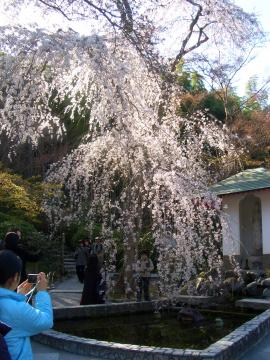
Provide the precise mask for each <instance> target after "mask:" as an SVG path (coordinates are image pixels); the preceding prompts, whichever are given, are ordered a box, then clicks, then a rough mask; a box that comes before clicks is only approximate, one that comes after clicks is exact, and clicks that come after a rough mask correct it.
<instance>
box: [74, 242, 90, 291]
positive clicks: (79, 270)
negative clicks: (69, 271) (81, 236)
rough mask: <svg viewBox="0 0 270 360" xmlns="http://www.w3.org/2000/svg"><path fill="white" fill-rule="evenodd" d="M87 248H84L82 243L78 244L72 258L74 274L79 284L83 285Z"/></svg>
mask: <svg viewBox="0 0 270 360" xmlns="http://www.w3.org/2000/svg"><path fill="white" fill-rule="evenodd" d="M88 251H89V250H88V248H87V247H85V246H84V241H83V240H81V241H80V242H79V246H78V247H77V248H76V250H75V253H74V258H75V262H76V274H77V277H78V280H79V282H80V283H82V284H83V280H84V271H85V266H86V264H87V255H88V253H87V252H88Z"/></svg>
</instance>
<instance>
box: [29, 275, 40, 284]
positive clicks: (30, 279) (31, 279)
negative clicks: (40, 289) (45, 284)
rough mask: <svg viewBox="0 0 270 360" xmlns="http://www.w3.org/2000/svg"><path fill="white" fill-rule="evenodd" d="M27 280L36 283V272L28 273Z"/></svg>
mask: <svg viewBox="0 0 270 360" xmlns="http://www.w3.org/2000/svg"><path fill="white" fill-rule="evenodd" d="M27 280H28V282H29V284H36V283H37V281H38V274H28V275H27Z"/></svg>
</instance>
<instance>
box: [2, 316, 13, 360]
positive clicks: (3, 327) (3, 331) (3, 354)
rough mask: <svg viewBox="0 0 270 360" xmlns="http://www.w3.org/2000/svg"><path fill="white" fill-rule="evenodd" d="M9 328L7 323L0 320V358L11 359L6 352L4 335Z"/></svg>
mask: <svg viewBox="0 0 270 360" xmlns="http://www.w3.org/2000/svg"><path fill="white" fill-rule="evenodd" d="M10 330H11V327H9V326H8V325H7V324H5V323H3V322H2V321H0V359H1V360H11V356H10V354H9V352H8V348H7V344H6V342H5V338H4V336H5V335H6V334H7V333H8V332H9V331H10Z"/></svg>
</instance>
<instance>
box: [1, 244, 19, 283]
mask: <svg viewBox="0 0 270 360" xmlns="http://www.w3.org/2000/svg"><path fill="white" fill-rule="evenodd" d="M21 270H22V260H21V259H20V258H19V257H18V256H17V255H15V254H14V253H13V252H12V251H9V250H2V251H0V285H5V284H6V282H7V281H8V279H10V278H12V277H13V276H15V275H16V274H17V273H18V274H21Z"/></svg>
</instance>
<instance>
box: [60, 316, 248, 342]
mask: <svg viewBox="0 0 270 360" xmlns="http://www.w3.org/2000/svg"><path fill="white" fill-rule="evenodd" d="M202 314H203V316H204V317H205V320H204V321H203V322H200V323H197V324H196V323H188V322H182V321H179V320H177V319H176V316H177V314H176V313H175V312H163V313H158V314H155V313H148V314H132V315H122V316H110V317H102V318H84V319H76V320H61V321H56V323H55V326H54V329H55V330H57V331H61V332H64V333H67V334H72V335H76V336H79V337H84V338H90V339H97V340H104V341H109V342H116V343H123V344H134V345H145V346H156V347H169V348H179V349H185V348H189V349H204V348H206V347H208V346H209V345H210V344H212V343H214V342H216V341H217V340H219V339H221V338H222V337H224V336H225V335H227V334H229V333H230V332H231V331H233V330H234V329H236V328H237V327H239V326H240V325H242V324H243V323H244V322H246V321H248V320H250V319H251V318H252V317H254V314H250V313H249V314H246V313H224V312H216V311H207V312H206V311H203V312H202Z"/></svg>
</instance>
